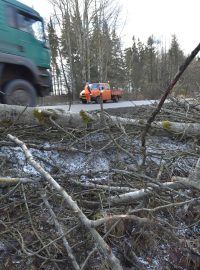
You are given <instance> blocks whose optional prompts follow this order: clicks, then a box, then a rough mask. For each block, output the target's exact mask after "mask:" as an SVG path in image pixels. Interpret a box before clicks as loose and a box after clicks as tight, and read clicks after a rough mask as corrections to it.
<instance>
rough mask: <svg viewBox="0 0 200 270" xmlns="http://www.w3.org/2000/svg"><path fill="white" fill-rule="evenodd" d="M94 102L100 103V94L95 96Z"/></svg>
mask: <svg viewBox="0 0 200 270" xmlns="http://www.w3.org/2000/svg"><path fill="white" fill-rule="evenodd" d="M95 102H96V104H100V103H101V98H100V96H98V97H96V99H95Z"/></svg>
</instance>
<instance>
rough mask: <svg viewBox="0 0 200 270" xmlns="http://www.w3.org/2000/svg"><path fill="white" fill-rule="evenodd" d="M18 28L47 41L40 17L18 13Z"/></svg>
mask: <svg viewBox="0 0 200 270" xmlns="http://www.w3.org/2000/svg"><path fill="white" fill-rule="evenodd" d="M18 28H19V29H20V30H22V31H24V32H28V33H30V34H31V35H33V36H34V37H35V38H36V39H37V40H39V41H42V42H45V35H44V27H43V22H42V21H40V20H39V19H35V18H32V17H30V16H26V15H24V14H18Z"/></svg>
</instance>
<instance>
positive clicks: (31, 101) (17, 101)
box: [3, 80, 37, 107]
mask: <svg viewBox="0 0 200 270" xmlns="http://www.w3.org/2000/svg"><path fill="white" fill-rule="evenodd" d="M3 92H4V95H3V101H4V103H5V104H9V105H23V106H29V107H34V106H36V100H37V95H36V91H35V89H34V87H33V86H32V85H31V84H30V83H29V82H27V81H25V80H13V81H10V82H9V83H8V84H6V86H5V88H4V90H3Z"/></svg>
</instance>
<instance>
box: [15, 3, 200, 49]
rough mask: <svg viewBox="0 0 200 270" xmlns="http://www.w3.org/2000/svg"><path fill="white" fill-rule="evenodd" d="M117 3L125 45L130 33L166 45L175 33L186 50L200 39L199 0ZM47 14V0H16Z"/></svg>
mask: <svg viewBox="0 0 200 270" xmlns="http://www.w3.org/2000/svg"><path fill="white" fill-rule="evenodd" d="M118 1H119V2H120V5H121V9H122V13H121V24H122V26H121V29H120V36H121V38H122V41H123V45H124V46H125V47H128V46H131V45H132V36H133V35H134V36H135V37H136V38H139V39H140V40H141V41H143V42H146V40H147V38H148V37H149V36H150V35H152V34H153V35H154V37H155V38H156V39H158V40H161V41H162V43H163V44H164V45H165V44H166V46H168V44H169V41H170V40H171V35H172V34H176V36H177V38H178V41H179V43H180V45H181V48H182V49H183V50H184V52H185V53H190V52H191V51H192V50H193V49H194V48H195V47H196V46H197V45H198V43H199V42H200V34H199V33H200V30H199V25H200V23H199V17H200V0H118ZM20 2H23V3H25V4H27V5H29V6H32V7H34V8H35V9H36V10H37V11H38V12H39V13H40V14H41V16H43V17H45V18H48V17H49V14H50V12H51V4H50V3H49V2H48V0H20Z"/></svg>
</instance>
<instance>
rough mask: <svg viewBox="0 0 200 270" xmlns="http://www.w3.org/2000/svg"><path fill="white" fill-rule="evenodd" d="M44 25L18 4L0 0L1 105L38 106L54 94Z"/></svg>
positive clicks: (34, 15)
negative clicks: (42, 100)
mask: <svg viewBox="0 0 200 270" xmlns="http://www.w3.org/2000/svg"><path fill="white" fill-rule="evenodd" d="M49 70H50V52H49V47H48V43H47V40H46V37H45V31H44V21H43V19H42V18H41V16H40V15H39V13H38V12H36V11H35V10H34V9H32V8H30V7H28V6H26V5H24V4H22V3H20V2H19V1H16V0H0V102H1V103H4V104H10V105H13V104H14V105H23V106H35V105H36V104H37V99H38V97H43V96H46V95H49V93H50V92H51V91H52V80H51V74H50V72H49Z"/></svg>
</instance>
